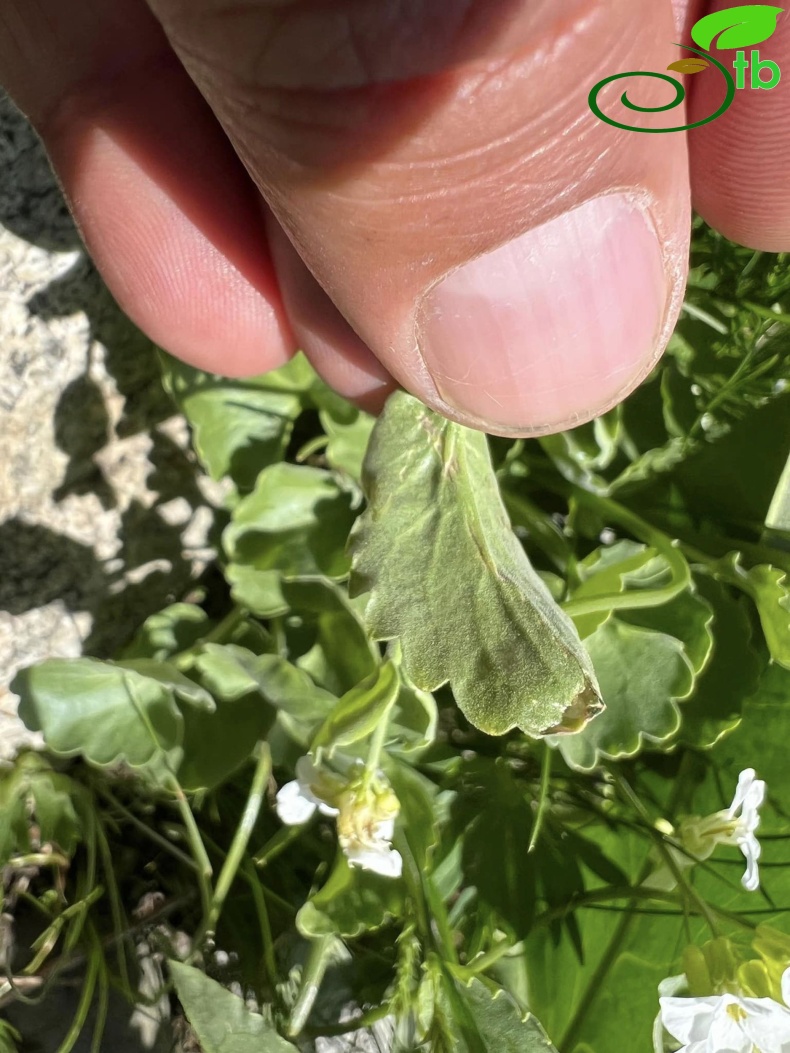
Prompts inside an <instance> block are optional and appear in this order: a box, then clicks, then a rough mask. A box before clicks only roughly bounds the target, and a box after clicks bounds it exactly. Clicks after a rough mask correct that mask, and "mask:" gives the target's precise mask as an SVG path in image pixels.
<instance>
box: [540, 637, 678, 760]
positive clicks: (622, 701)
mask: <svg viewBox="0 0 790 1053" xmlns="http://www.w3.org/2000/svg"><path fill="white" fill-rule="evenodd" d="M586 644H587V648H588V650H589V652H590V656H591V658H592V661H593V664H594V666H595V671H596V673H597V675H598V681H599V683H600V685H601V693H602V695H603V699H604V702H605V703H606V709H605V710H604V712H603V713H602V714H601V716H600V717H598V718H597V719H596V720H594V721H592V722H591V723H590V724H589V725H588V726H587V727H586V728H584V730H583V731H580V732H579V733H578V734H576V735H569V736H556V737H555V738H553V739H552V740H551V741H552V744H553V745H557V746H559V749H560V752H561V753H562V755H563V757H564V758H565V760H566V761H567V763H568V764H569V765H570V766H571V767H572V768H575V769H577V770H579V771H592V770H593V769H594V768H595V767H597V765H598V764H599V763H600V761H601V759H602V758H607V759H609V760H617V759H620V758H622V757H633V756H634V755H635V754H637V753H638V752H639V751H640V750H641V749H642V746H643V745H644V744H645V743H646V742H648V743H662V742H665V741H666V740H667V739H669V738H670V737H671V736H672V735H674V734H675V733H676V732H677V730H678V728H679V726H680V711H679V709H678V705H677V703H678V701H679V700H681V699H684V698H686V697H687V696H688V695H689V693H690V692H691V689H692V687H693V684H694V669H693V666H692V664H691V662H690V660H689V658H688V656H687V655H686V652H685V649H684V647H683V645H682V644H681V642H680V641H679V640H677V639H675V637H674V636H668V635H666V633H660V632H652V631H651V630H649V629H642V628H640V627H638V626H635V625H628V624H627V623H625V622H622V621H620V620H619V619H614V618H613V619H611V620H610V621H608V622H606V623H605V624H604V625H602V626H601V627H600V628H599V629H597V630H596V631H595V632H594V633H593V635H592V636H590V637H588V638H587V641H586Z"/></svg>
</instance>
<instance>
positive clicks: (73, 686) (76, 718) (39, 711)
mask: <svg viewBox="0 0 790 1053" xmlns="http://www.w3.org/2000/svg"><path fill="white" fill-rule="evenodd" d="M11 689H12V690H13V691H15V692H16V693H17V694H18V695H19V696H20V698H21V702H20V706H19V715H20V717H21V718H22V720H23V721H24V723H25V725H26V726H27V727H28V728H29V729H30V730H31V731H41V732H42V733H43V735H44V740H45V742H46V744H47V746H48V747H49V749H50V750H52V752H53V753H56V754H59V755H61V756H75V755H81V756H83V757H84V758H85V760H86V761H89V762H90V763H91V764H95V765H97V766H99V767H107V766H109V765H111V764H116V763H118V762H121V761H125V762H126V764H128V765H129V766H130V767H132V768H150V769H152V770H158V769H159V766H160V765H161V764H162V762H164V761H166V762H167V764H168V766H169V767H170V768H171V769H174V768H176V767H177V766H178V763H179V762H180V758H181V750H180V746H181V742H182V739H183V734H184V717H183V714H182V712H181V709H180V708H179V705H178V704H177V701H176V700H177V699H178V700H179V701H181V702H183V703H186V704H187V705H189V706H193V707H196V708H198V709H201V710H204V711H207V712H211V711H213V710H214V708H215V704H214V700H213V699H212V698H211V696H210V695H209V693H208V692H207V691H205V690H204V689H203V688H202V687H200V685H199V684H196V683H195V682H194V681H193V680H189V679H188V678H187V677H185V676H184V675H183V674H182V673H180V672H179V671H178V670H177V669H175V668H174V667H173V666H168V665H167V664H166V663H164V662H154V661H153V660H149V659H139V660H137V661H129V662H123V663H121V662H101V661H98V660H97V659H95V658H73V659H65V658H52V659H49V660H48V661H46V662H41V663H40V664H39V665H35V666H30V667H29V668H27V669H23V670H22V671H21V672H20V673H19V674H18V675H17V676H16V678H15V679H14V681H13V683H12V685H11Z"/></svg>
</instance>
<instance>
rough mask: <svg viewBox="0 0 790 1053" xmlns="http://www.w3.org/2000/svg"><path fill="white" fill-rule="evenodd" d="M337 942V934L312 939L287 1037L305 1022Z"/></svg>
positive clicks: (296, 1031) (297, 1030)
mask: <svg viewBox="0 0 790 1053" xmlns="http://www.w3.org/2000/svg"><path fill="white" fill-rule="evenodd" d="M337 942H338V939H337V936H334V935H332V936H321V937H320V938H319V939H317V940H313V941H312V946H311V948H310V953H309V955H308V958H307V964H306V965H305V967H304V973H303V974H302V983H301V986H300V988H299V996H298V998H297V999H296V1004H295V1005H294V1007H293V1010H292V1011H291V1018H290V1020H289V1021H288V1036H289V1038H294V1037H295V1036H296V1035H298V1034H299V1033H300V1032H301V1030H302V1028H303V1027H304V1025H305V1024H306V1022H307V1018H308V1017H309V1015H310V1010H311V1009H312V1008H313V1004H314V1002H315V999H316V995H317V994H318V989H319V987H320V986H321V981H322V980H323V978H324V973H325V972H326V969H327V966H328V965H329V962H330V960H331V958H332V952H333V950H334V948H335V945H336V944H337Z"/></svg>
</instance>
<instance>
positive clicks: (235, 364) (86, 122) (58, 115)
mask: <svg viewBox="0 0 790 1053" xmlns="http://www.w3.org/2000/svg"><path fill="white" fill-rule="evenodd" d="M41 131H42V134H43V137H44V140H45V144H46V146H47V149H48V151H49V154H50V157H51V158H52V161H53V164H54V167H55V169H56V171H57V172H58V175H59V177H60V180H61V183H62V185H63V188H64V191H65V193H66V196H67V199H68V200H69V203H70V206H71V208H72V211H73V212H74V215H75V218H76V220H77V223H78V225H79V228H80V230H81V232H82V235H83V237H84V240H85V243H86V245H87V248H88V250H89V252H90V254H91V256H92V258H93V259H94V261H95V262H96V264H97V266H98V268H99V270H100V271H101V273H102V276H103V277H104V279H105V281H106V282H107V285H108V287H109V289H110V291H111V292H112V293H113V295H114V296H115V298H116V299H117V301H118V303H119V305H120V306H121V308H122V309H123V310H124V311H125V312H126V313H127V314H128V315H129V317H130V318H131V319H132V320H133V321H134V322H135V323H136V324H137V325H138V326H139V327H140V328H141V329H142V330H143V331H144V332H145V333H146V334H147V335H148V336H149V337H150V338H151V339H152V340H153V341H154V342H155V343H157V344H158V345H160V346H161V347H163V348H165V349H166V350H167V351H169V352H170V353H172V354H174V355H175V356H177V357H179V358H181V359H183V360H184V361H186V362H189V363H190V364H192V365H194V366H196V367H198V368H200V369H205V370H207V371H210V372H216V373H222V374H224V375H227V376H250V375H254V374H258V373H261V372H265V371H266V370H268V369H272V368H274V367H276V366H278V365H281V364H283V363H284V362H286V361H287V360H288V359H289V358H290V357H291V355H292V354H293V353H294V350H295V344H294V338H293V334H292V332H291V330H290V327H289V324H288V321H287V317H286V314H285V310H284V307H283V305H282V301H281V298H280V294H279V289H278V285H277V279H276V275H275V273H274V267H273V265H272V262H271V258H270V255H269V251H268V246H267V242H266V232H265V226H264V223H263V220H262V218H261V213H260V206H259V200H258V197H257V192H256V191H255V189H254V187H253V186H252V184H251V183H250V182H249V180H248V178H247V176H246V173H245V172H244V170H243V168H242V166H241V164H240V162H239V161H238V159H237V158H236V156H235V154H234V153H233V151H232V148H231V147H230V145H229V144H228V142H227V140H226V138H225V136H224V134H223V133H222V131H221V129H220V128H219V126H218V125H217V124H216V122H215V120H214V118H213V116H212V115H211V113H210V112H209V111H208V108H207V107H206V105H205V103H204V102H203V101H202V99H201V98H200V96H199V95H198V93H197V91H196V89H195V88H194V86H193V85H192V84H191V82H190V81H189V79H188V78H187V76H186V74H185V73H184V71H183V70H182V69H181V67H180V66H179V65H178V63H177V61H176V60H175V59H174V58H173V57H172V56H167V57H166V58H164V59H162V58H161V57H160V58H159V59H158V60H157V62H156V63H155V64H153V65H150V66H148V67H147V68H140V69H139V70H137V71H136V75H135V76H134V77H131V78H127V79H125V80H124V83H123V84H117V83H115V84H109V85H106V84H99V85H95V86H93V87H92V88H91V89H90V90H85V91H82V92H80V93H78V94H75V95H73V96H72V97H70V98H68V99H67V100H66V101H65V102H64V104H63V105H62V106H60V107H58V108H57V109H55V110H54V111H52V112H51V114H50V115H49V116H48V118H47V120H46V122H45V123H44V124H43V126H42V127H41Z"/></svg>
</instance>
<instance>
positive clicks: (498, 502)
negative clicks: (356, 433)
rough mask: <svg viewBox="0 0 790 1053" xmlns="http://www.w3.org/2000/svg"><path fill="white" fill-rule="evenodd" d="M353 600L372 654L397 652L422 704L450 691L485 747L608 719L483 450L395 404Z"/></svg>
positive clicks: (377, 460) (433, 418)
mask: <svg viewBox="0 0 790 1053" xmlns="http://www.w3.org/2000/svg"><path fill="white" fill-rule="evenodd" d="M363 486H364V488H365V491H366V494H367V496H368V502H369V504H368V508H367V510H366V511H365V512H364V513H363V515H362V516H361V517H360V519H359V520H358V522H357V524H356V526H355V529H354V531H353V533H352V538H351V550H352V554H353V563H352V582H351V590H352V594H356V595H358V594H360V593H363V592H366V591H370V598H369V601H368V605H367V609H366V620H367V623H368V628H369V630H370V632H371V634H372V635H373V636H374V637H375V638H376V639H378V640H393V639H396V638H398V639H400V641H401V645H402V651H403V667H404V669H405V670H406V673H407V674H408V676H409V677H410V679H411V680H412V681H413V682H414V683H415V684H416V685H417V686H418V687H421V688H423V689H424V690H426V691H431V690H433V689H434V688H437V687H439V686H440V685H441V684H443V683H446V682H448V681H449V682H450V685H451V687H452V689H453V692H454V694H455V697H456V700H457V702H458V704H459V706H460V707H461V709H462V710H463V711H464V713H465V714H466V716H467V717H468V718H469V720H470V721H472V723H473V724H475V725H476V726H477V727H479V728H480V729H481V730H483V731H486V732H488V733H489V734H495V735H499V734H504V733H505V732H506V731H508V730H510V729H511V728H514V727H519V728H521V729H522V730H523V731H525V732H527V733H528V734H532V735H541V734H543V733H545V732H547V731H549V730H550V729H556V728H571V727H579V726H581V725H583V724H584V722H585V721H586V720H587V719H588V718H589V716H590V715H591V714H593V713H595V712H597V711H598V709H599V708H600V698H599V694H598V686H597V682H596V679H595V673H594V672H593V669H592V665H591V664H590V661H589V658H588V656H587V654H586V652H585V650H584V647H583V646H582V644H581V641H580V640H579V637H578V634H577V632H576V630H575V628H574V627H573V623H572V622H571V621H570V619H569V618H568V616H567V615H566V614H564V613H563V612H562V611H561V610H560V609H559V607H558V606H557V604H556V603H555V602H554V600H553V599H552V598H551V595H550V593H549V591H548V589H547V588H546V586H545V585H544V583H543V582H542V581H541V579H540V578H539V577H538V575H537V574H536V573H535V571H534V570H533V569H532V566H531V565H530V563H529V561H528V560H527V557H526V555H525V554H524V550H523V548H522V546H521V544H520V542H519V541H518V539H517V537H516V536H515V534H514V533H513V530H512V529H511V526H510V522H509V521H508V517H507V513H506V511H505V508H504V505H503V504H502V499H501V497H500V494H499V488H498V485H497V481H496V476H495V475H494V471H493V468H492V465H491V459H490V456H489V451H488V445H487V441H486V437H485V436H484V435H483V434H481V433H480V432H477V431H473V430H471V429H469V428H465V427H462V426H461V425H459V424H455V423H453V422H451V421H448V420H445V419H444V418H442V417H439V416H438V415H437V414H435V413H433V412H431V411H430V410H428V409H426V408H425V407H424V406H423V405H421V404H420V403H419V402H418V401H417V400H416V399H413V398H411V397H410V396H409V395H405V394H402V393H400V392H399V393H396V394H395V395H393V396H392V397H391V398H390V400H389V402H388V403H387V406H386V408H385V410H384V413H383V414H382V416H381V417H380V418H379V420H378V421H377V423H376V427H375V429H374V432H373V436H372V438H371V442H370V445H369V447H368V453H367V456H366V459H365V467H364V470H363Z"/></svg>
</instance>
